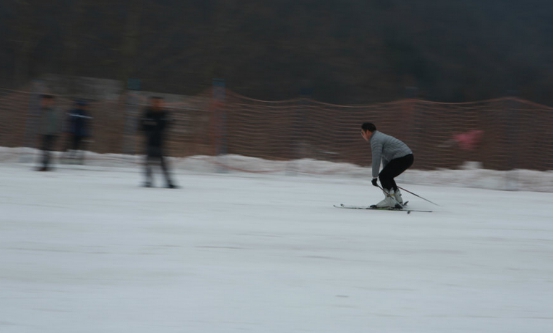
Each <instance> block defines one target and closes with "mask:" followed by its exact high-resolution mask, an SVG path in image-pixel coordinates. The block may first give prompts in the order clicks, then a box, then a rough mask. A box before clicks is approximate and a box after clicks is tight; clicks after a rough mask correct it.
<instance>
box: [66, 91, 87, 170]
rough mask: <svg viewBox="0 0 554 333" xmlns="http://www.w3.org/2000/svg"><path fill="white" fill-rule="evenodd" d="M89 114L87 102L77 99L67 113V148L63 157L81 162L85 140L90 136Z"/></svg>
mask: <svg viewBox="0 0 554 333" xmlns="http://www.w3.org/2000/svg"><path fill="white" fill-rule="evenodd" d="M91 119H92V118H91V116H90V114H89V112H88V103H87V102H86V101H84V100H77V101H76V102H75V108H74V109H73V110H71V111H69V112H68V114H67V130H66V131H67V149H66V153H65V154H64V158H65V159H72V160H74V161H77V162H80V163H81V164H83V161H84V155H85V153H84V148H85V142H86V140H87V139H88V138H89V137H90V121H91Z"/></svg>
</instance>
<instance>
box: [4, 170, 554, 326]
mask: <svg viewBox="0 0 554 333" xmlns="http://www.w3.org/2000/svg"><path fill="white" fill-rule="evenodd" d="M176 173H177V180H178V183H179V184H180V185H182V186H183V188H181V189H179V190H169V189H162V188H152V189H147V188H140V187H138V186H137V185H138V184H139V183H140V181H141V179H140V176H141V175H140V171H139V170H138V169H137V168H129V167H124V166H121V167H118V168H110V167H100V166H92V167H90V166H88V167H87V166H85V167H80V166H63V167H61V168H59V169H58V170H56V171H55V172H51V173H39V172H34V171H31V166H30V165H28V164H16V163H9V162H6V163H2V164H0V188H2V191H0V212H1V215H0V267H1V269H0V299H1V300H2V302H0V332H10V333H20V332H41V333H43V332H56V333H60V332H90V333H92V332H94V333H96V332H134V333H142V332H145V333H146V332H148V333H151V332H208V333H211V332H244V331H246V332H402V333H404V332H472V333H474V332H514V333H515V332H518V333H519V332H551V331H552V199H553V198H552V193H551V192H549V193H544V192H543V193H541V192H525V191H519V192H511V191H493V190H485V189H470V188H461V187H451V186H444V185H443V186H427V185H414V184H408V185H406V188H408V189H410V190H412V191H414V192H415V193H418V194H420V195H422V196H425V197H428V198H429V199H431V200H433V201H436V202H438V203H439V204H440V205H441V206H440V207H436V206H433V205H431V204H429V203H427V202H425V201H422V200H420V199H418V198H415V197H413V196H410V195H409V194H404V197H405V199H409V200H410V206H411V207H412V208H419V209H433V210H435V212H433V213H419V214H418V213H412V214H410V215H408V214H405V213H401V212H381V211H357V210H343V209H336V208H333V207H332V205H333V204H337V203H348V204H370V203H374V202H376V201H378V200H380V199H381V198H380V194H379V192H378V190H376V189H375V188H373V187H371V186H370V184H369V180H368V179H360V177H354V176H349V177H339V176H324V175H320V176H302V175H298V174H297V175H295V176H291V175H289V176H286V175H284V174H244V173H221V174H220V173H207V172H202V173H200V172H193V171H186V170H184V169H179V170H177V172H176Z"/></svg>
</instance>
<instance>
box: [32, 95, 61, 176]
mask: <svg viewBox="0 0 554 333" xmlns="http://www.w3.org/2000/svg"><path fill="white" fill-rule="evenodd" d="M53 105H54V96H53V95H42V97H41V107H40V119H39V126H40V128H39V135H40V139H41V141H42V142H41V150H42V159H41V163H42V166H40V167H37V171H49V170H51V168H50V159H51V152H52V150H54V145H55V143H56V139H57V138H58V135H59V134H60V130H61V121H60V115H59V112H58V111H57V110H56V109H55V108H54V107H53Z"/></svg>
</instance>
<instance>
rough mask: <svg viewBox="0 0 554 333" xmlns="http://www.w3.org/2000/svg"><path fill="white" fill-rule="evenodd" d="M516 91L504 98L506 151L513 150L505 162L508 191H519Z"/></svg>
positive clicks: (518, 120) (510, 92)
mask: <svg viewBox="0 0 554 333" xmlns="http://www.w3.org/2000/svg"><path fill="white" fill-rule="evenodd" d="M516 96H517V92H516V91H513V90H511V91H508V97H509V98H508V99H507V100H506V111H505V112H506V120H507V126H506V128H507V131H506V133H505V135H506V143H507V147H506V149H507V151H512V152H514V153H513V154H511V156H510V155H508V161H507V163H506V165H507V168H508V172H506V190H508V191H519V184H518V180H519V179H518V178H519V177H518V171H517V168H518V166H519V155H520V148H519V147H518V142H519V129H520V127H519V123H520V119H519V117H520V114H519V110H518V109H519V105H518V104H519V103H518V101H517V100H516Z"/></svg>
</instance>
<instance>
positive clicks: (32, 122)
mask: <svg viewBox="0 0 554 333" xmlns="http://www.w3.org/2000/svg"><path fill="white" fill-rule="evenodd" d="M43 93H44V82H43V81H41V80H35V81H34V82H33V91H32V92H31V94H30V95H29V108H28V110H27V119H26V121H25V137H24V139H23V140H24V143H23V147H28V148H34V147H35V146H36V145H35V144H33V140H36V134H37V131H38V117H39V110H40V96H41V95H42V94H43ZM32 159H33V154H32V153H30V154H25V153H22V154H21V155H20V156H19V162H20V163H29V162H31V161H32Z"/></svg>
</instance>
